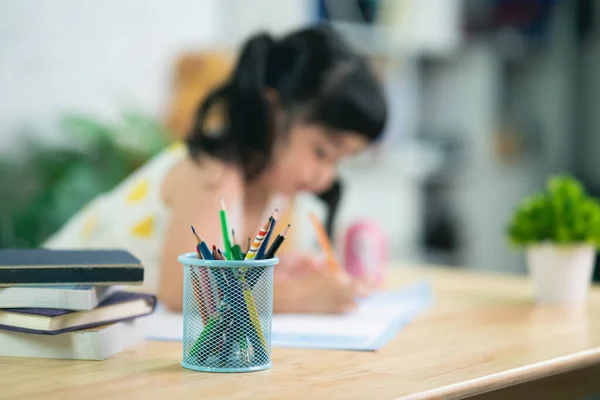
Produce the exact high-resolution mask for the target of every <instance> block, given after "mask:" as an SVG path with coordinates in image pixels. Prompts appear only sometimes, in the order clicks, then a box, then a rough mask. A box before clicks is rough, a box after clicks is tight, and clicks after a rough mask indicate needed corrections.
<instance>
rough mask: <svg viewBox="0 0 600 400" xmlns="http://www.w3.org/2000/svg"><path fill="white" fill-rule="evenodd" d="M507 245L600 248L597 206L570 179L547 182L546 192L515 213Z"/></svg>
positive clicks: (558, 178) (578, 183)
mask: <svg viewBox="0 0 600 400" xmlns="http://www.w3.org/2000/svg"><path fill="white" fill-rule="evenodd" d="M508 237H509V239H510V241H511V242H512V243H513V244H515V245H518V246H528V245H535V244H538V243H541V242H552V243H555V244H558V245H568V244H582V243H586V244H591V245H593V246H595V247H597V248H598V247H600V202H599V201H598V200H597V199H595V198H593V197H591V196H589V195H588V194H587V193H586V191H585V188H584V187H583V185H582V184H581V183H580V182H579V181H577V180H576V179H575V178H573V177H571V176H569V175H557V176H552V177H550V178H549V179H548V182H547V184H546V190H545V191H544V192H542V193H537V194H535V195H533V196H531V197H528V198H526V199H525V200H523V201H522V202H521V204H519V206H518V207H517V209H516V210H515V212H514V214H513V216H512V220H511V221H510V224H509V227H508Z"/></svg>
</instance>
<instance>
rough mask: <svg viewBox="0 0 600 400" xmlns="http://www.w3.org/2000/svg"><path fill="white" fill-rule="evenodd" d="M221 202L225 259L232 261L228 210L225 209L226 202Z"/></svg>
mask: <svg viewBox="0 0 600 400" xmlns="http://www.w3.org/2000/svg"><path fill="white" fill-rule="evenodd" d="M220 200H221V212H220V213H219V215H220V216H221V232H222V233H223V246H224V247H225V258H227V259H228V260H231V241H230V240H229V224H228V223H227V210H226V209H225V202H224V201H223V198H220Z"/></svg>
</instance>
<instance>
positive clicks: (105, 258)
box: [0, 249, 144, 286]
mask: <svg viewBox="0 0 600 400" xmlns="http://www.w3.org/2000/svg"><path fill="white" fill-rule="evenodd" d="M143 281H144V267H143V266H142V264H141V263H140V260H139V259H137V258H136V257H134V256H133V255H131V253H129V252H127V251H124V250H48V249H0V286H39V285H82V284H85V285H116V284H125V285H140V284H142V283H143Z"/></svg>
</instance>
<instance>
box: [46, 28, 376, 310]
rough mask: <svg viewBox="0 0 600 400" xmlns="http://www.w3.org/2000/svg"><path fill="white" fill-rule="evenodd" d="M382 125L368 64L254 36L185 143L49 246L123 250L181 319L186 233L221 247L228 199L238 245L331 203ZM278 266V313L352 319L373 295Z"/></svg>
mask: <svg viewBox="0 0 600 400" xmlns="http://www.w3.org/2000/svg"><path fill="white" fill-rule="evenodd" d="M386 114H387V110H386V104H385V99H384V96H383V93H382V90H381V88H380V86H379V85H378V83H377V81H376V79H375V77H374V74H373V73H372V71H371V70H370V68H369V66H368V64H367V62H366V60H364V59H363V58H361V57H360V56H358V55H357V54H355V53H353V52H352V50H351V49H350V48H349V47H348V46H347V45H346V44H345V43H344V42H343V41H342V40H341V39H340V38H339V37H338V35H337V34H336V33H335V32H334V31H333V30H331V29H330V28H327V27H324V26H314V27H309V28H305V29H302V30H299V31H296V32H293V33H291V34H289V35H287V36H285V37H283V38H280V39H275V38H272V37H270V36H269V35H267V34H258V35H256V36H254V37H251V38H250V39H249V40H248V41H247V42H246V43H245V45H244V46H243V48H242V51H241V54H240V56H239V59H238V60H237V64H236V65H235V67H234V69H233V72H232V74H231V76H230V78H229V79H228V80H227V81H226V82H225V83H224V84H222V85H221V86H220V87H218V88H217V89H216V90H214V91H213V92H212V93H211V94H210V95H209V96H207V97H206V99H205V100H204V101H203V102H202V103H201V104H200V106H199V109H198V112H197V115H196V119H195V123H194V124H193V126H192V129H191V131H190V132H189V135H188V137H187V140H186V143H185V144H181V145H174V146H171V147H170V148H169V149H167V150H165V151H164V152H162V153H161V154H159V155H158V156H156V157H155V158H154V159H152V160H150V161H149V162H148V163H147V164H146V165H144V166H143V167H141V168H140V169H139V170H138V171H136V172H135V173H134V174H133V175H132V176H130V177H129V178H127V179H126V180H125V181H124V182H122V183H121V184H120V185H119V186H117V187H116V188H115V189H113V190H112V191H111V192H109V193H106V194H104V195H101V196H99V197H98V198H97V199H96V200H94V201H92V202H91V203H90V204H89V205H88V206H86V207H85V208H84V209H83V210H81V211H79V212H78V213H77V214H76V215H75V216H74V217H73V218H72V219H71V220H70V221H69V222H68V223H67V224H66V225H65V226H64V227H63V228H62V229H61V230H60V231H59V232H57V233H56V234H55V235H54V236H53V237H51V238H50V239H49V240H48V242H47V243H46V244H45V245H44V246H45V247H49V248H77V247H78V248H92V247H94V248H126V249H128V250H129V251H130V252H131V253H132V254H134V255H136V256H137V257H138V258H140V259H141V261H142V263H143V264H144V266H145V270H146V272H145V285H146V286H147V287H148V288H149V289H150V290H152V291H155V292H156V293H157V294H158V298H159V300H160V302H161V303H162V304H163V305H164V306H166V307H167V308H168V309H170V310H173V311H178V310H181V307H182V292H183V268H182V266H181V265H180V264H179V263H178V261H177V256H178V255H180V254H182V253H185V252H189V251H193V249H194V248H195V244H196V242H195V239H194V237H193V236H192V234H191V232H190V225H194V226H195V228H196V230H197V231H198V232H199V233H200V235H202V236H203V237H204V239H205V240H206V241H207V242H208V243H220V242H221V240H222V238H221V235H220V232H221V231H220V225H219V219H218V218H217V216H218V211H219V210H220V198H222V199H223V200H224V201H225V203H226V204H227V206H228V212H229V214H230V220H231V223H230V224H231V226H232V227H233V228H234V229H235V230H236V237H237V238H238V240H239V241H240V242H242V241H243V240H242V239H245V238H248V237H252V238H254V236H255V235H256V232H257V231H258V227H259V226H260V225H261V224H262V223H263V222H264V220H265V218H266V215H269V214H270V213H271V212H272V211H273V209H274V207H277V208H279V212H280V213H282V212H284V211H285V210H284V209H285V207H286V204H287V203H289V202H286V200H291V199H293V197H294V195H296V194H298V193H300V192H303V191H308V192H313V193H318V194H321V197H322V198H324V199H329V198H332V196H331V194H332V193H333V191H335V190H338V189H339V187H338V185H337V184H336V166H337V164H338V163H339V162H340V161H341V160H342V159H344V158H345V157H348V156H352V155H354V154H356V153H358V152H360V151H361V150H363V149H364V148H365V147H366V146H368V145H369V143H371V142H373V141H374V140H375V139H377V138H378V136H379V135H380V133H381V131H382V129H383V126H384V123H385V120H386ZM215 115H218V116H220V117H221V118H216V119H215V118H214V117H215ZM215 120H218V123H213V122H214V121H215ZM209 121H210V123H209ZM334 197H335V196H334ZM330 212H331V210H330ZM278 226H279V227H280V228H281V227H282V226H283V225H282V222H278ZM292 229H293V227H292ZM239 238H242V239H239ZM278 255H279V256H280V264H279V265H278V266H277V268H276V269H275V281H274V285H275V288H274V311H275V312H344V311H347V310H350V309H352V308H353V307H354V306H355V300H356V299H357V298H358V297H360V296H361V295H365V294H366V292H367V291H368V285H366V284H365V283H364V282H360V281H356V280H354V279H352V278H350V277H349V276H346V275H344V274H339V273H338V274H336V273H333V272H331V271H330V270H329V269H328V268H326V267H325V266H324V265H323V262H322V261H320V259H319V258H317V257H315V256H313V255H310V254H298V253H292V252H282V254H278Z"/></svg>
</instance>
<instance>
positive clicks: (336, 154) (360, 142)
mask: <svg viewBox="0 0 600 400" xmlns="http://www.w3.org/2000/svg"><path fill="white" fill-rule="evenodd" d="M367 144H368V143H367V140H366V138H364V137H363V136H362V135H360V134H359V133H357V132H351V131H343V132H340V131H336V132H332V131H330V130H328V129H326V128H325V127H323V126H322V125H317V124H307V123H296V124H292V126H291V127H290V129H289V131H288V132H287V133H285V134H284V135H281V136H280V137H279V139H278V140H277V141H276V143H275V145H274V148H273V157H272V160H271V163H270V164H269V166H268V167H267V169H266V170H265V173H264V174H263V177H262V178H263V182H264V183H265V184H266V185H268V186H269V187H270V188H271V189H272V190H274V191H277V192H280V193H283V194H286V195H293V194H295V193H298V192H303V191H308V192H315V193H319V192H322V191H324V190H326V189H328V188H329V187H330V186H331V185H332V184H333V181H334V179H335V178H336V176H337V171H336V170H337V166H338V164H339V162H340V161H342V160H343V159H344V158H346V157H348V156H351V155H354V154H356V153H358V152H360V151H361V150H363V149H364V148H365V147H366V146H367Z"/></svg>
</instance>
